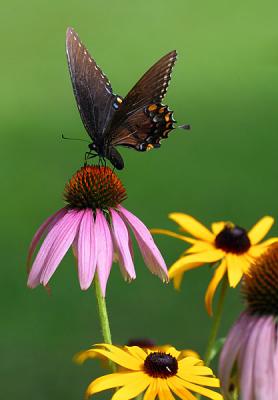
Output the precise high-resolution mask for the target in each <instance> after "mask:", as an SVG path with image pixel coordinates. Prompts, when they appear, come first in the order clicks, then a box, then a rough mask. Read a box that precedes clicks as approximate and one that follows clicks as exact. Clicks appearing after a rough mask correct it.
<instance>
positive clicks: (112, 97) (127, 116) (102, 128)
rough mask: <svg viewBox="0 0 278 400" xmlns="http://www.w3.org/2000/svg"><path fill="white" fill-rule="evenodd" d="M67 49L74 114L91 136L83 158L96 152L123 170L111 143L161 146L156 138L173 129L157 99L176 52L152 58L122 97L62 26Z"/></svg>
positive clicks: (75, 37) (143, 148)
mask: <svg viewBox="0 0 278 400" xmlns="http://www.w3.org/2000/svg"><path fill="white" fill-rule="evenodd" d="M66 53H67V60H68V66H69V71H70V76H71V81H72V86H73V91H74V95H75V99H76V102H77V106H78V109H79V113H80V116H81V119H82V122H83V124H84V127H85V129H86V131H87V132H88V134H89V136H90V138H91V140H92V143H90V144H89V151H88V152H87V153H86V160H87V159H89V158H92V157H94V156H96V155H98V156H99V157H100V158H102V159H105V158H106V159H108V160H109V161H110V162H111V164H112V165H113V166H114V167H115V168H116V169H123V168H124V161H123V158H122V156H121V155H120V153H119V152H118V150H117V149H116V146H125V147H131V148H133V149H135V150H137V151H147V150H151V149H153V148H157V147H160V141H161V139H166V138H167V137H168V134H169V132H171V131H172V130H173V129H175V128H174V123H175V122H176V121H175V120H174V119H173V112H172V111H171V110H170V109H169V107H168V106H166V105H163V104H162V99H163V97H164V96H165V94H166V91H167V88H168V85H169V81H170V79H171V72H172V69H173V66H174V64H175V61H176V58H177V52H176V51H175V50H174V51H171V52H170V53H168V54H166V55H165V56H164V57H162V58H161V59H160V60H159V61H157V62H156V63H155V64H154V65H153V66H152V67H151V68H150V69H149V70H148V71H147V72H146V73H145V74H144V75H143V76H142V78H141V79H140V80H139V81H138V82H137V83H136V85H135V86H134V87H133V88H132V89H131V90H130V91H129V92H128V94H127V95H126V97H125V98H122V97H121V96H119V95H117V94H115V93H113V90H112V87H111V84H110V82H109V80H108V79H107V77H106V76H105V74H104V73H103V72H102V71H101V69H100V67H99V66H98V65H97V64H96V62H95V60H94V59H93V58H92V57H91V56H90V54H89V52H88V50H87V49H86V47H85V46H84V45H83V44H82V42H81V41H80V39H79V37H78V35H77V33H76V32H75V31H74V30H73V29H72V28H68V29H67V34H66ZM182 128H184V129H189V126H188V125H183V126H182Z"/></svg>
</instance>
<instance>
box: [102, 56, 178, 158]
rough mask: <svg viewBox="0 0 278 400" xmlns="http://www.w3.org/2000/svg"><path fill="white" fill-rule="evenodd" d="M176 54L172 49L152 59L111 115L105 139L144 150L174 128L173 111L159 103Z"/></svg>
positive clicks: (155, 143)
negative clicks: (154, 60) (162, 55)
mask: <svg viewBox="0 0 278 400" xmlns="http://www.w3.org/2000/svg"><path fill="white" fill-rule="evenodd" d="M176 58H177V53H176V51H175V50H174V51H171V52H170V53H168V54H166V55H165V56H164V57H162V58H161V59H160V60H159V61H158V62H157V63H155V64H154V65H153V66H152V67H151V68H150V69H149V70H148V71H147V72H146V73H145V74H144V75H143V77H142V78H141V79H140V80H139V81H138V82H137V83H136V85H135V86H134V87H133V88H132V89H131V90H130V92H129V93H128V94H127V96H126V97H125V98H124V100H123V103H122V106H121V109H120V110H119V111H118V112H117V114H115V115H114V117H113V119H112V121H111V125H110V127H109V128H110V132H109V133H108V135H107V139H108V140H109V141H110V142H111V144H112V145H114V146H116V145H122V146H128V147H133V148H135V149H136V150H140V151H142V150H146V149H147V148H149V147H148V144H149V145H159V142H160V139H162V138H166V137H167V135H168V132H169V131H171V130H172V129H173V122H174V120H173V118H172V112H171V111H170V110H168V108H167V107H165V106H163V105H162V104H161V101H162V99H163V97H164V96H165V94H166V91H167V88H168V85H169V82H170V79H171V72H172V69H173V66H174V64H175V61H176Z"/></svg>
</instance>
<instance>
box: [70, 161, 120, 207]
mask: <svg viewBox="0 0 278 400" xmlns="http://www.w3.org/2000/svg"><path fill="white" fill-rule="evenodd" d="M64 198H65V200H66V202H67V203H68V204H69V206H70V208H77V209H85V208H91V209H92V210H96V209H102V210H106V209H109V208H112V207H115V206H117V205H118V204H120V203H121V202H122V201H124V200H125V199H126V198H127V194H126V191H125V188H124V187H123V185H122V182H121V181H120V179H119V178H118V177H117V175H116V174H115V173H114V172H113V171H112V170H111V169H110V168H109V167H100V166H95V165H86V166H84V167H82V168H80V170H79V171H77V172H76V173H75V174H74V175H73V177H72V178H71V179H70V181H69V182H68V183H67V184H66V187H65V191H64Z"/></svg>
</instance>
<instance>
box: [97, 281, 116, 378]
mask: <svg viewBox="0 0 278 400" xmlns="http://www.w3.org/2000/svg"><path fill="white" fill-rule="evenodd" d="M94 281H95V291H96V298H97V305H98V314H99V320H100V326H101V332H102V337H103V340H104V343H108V344H112V338H111V330H110V325H109V319H108V313H107V307H106V301H105V297H103V295H102V292H101V287H100V284H99V278H98V275H97V274H96V276H95V279H94ZM109 365H110V367H111V369H112V371H113V372H115V371H116V366H115V364H114V363H113V362H112V361H110V362H109Z"/></svg>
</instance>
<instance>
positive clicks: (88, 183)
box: [28, 166, 168, 295]
mask: <svg viewBox="0 0 278 400" xmlns="http://www.w3.org/2000/svg"><path fill="white" fill-rule="evenodd" d="M64 197H65V200H66V202H67V205H66V206H65V207H63V208H62V209H61V210H59V211H57V212H56V213H55V214H54V215H52V216H51V217H49V218H48V219H47V220H46V221H45V222H44V223H43V225H42V226H41V227H40V228H39V230H38V231H37V232H36V234H35V236H34V238H33V240H32V243H31V245H30V248H29V254H28V263H29V264H30V262H31V258H32V256H33V254H34V251H35V249H36V247H37V245H38V243H39V241H40V239H41V238H42V237H43V236H45V239H44V241H43V243H42V245H41V247H40V250H39V251H38V254H37V256H36V258H35V260H34V262H33V265H32V269H31V271H30V273H29V277H28V285H29V286H30V287H32V288H33V287H36V286H37V285H39V284H40V283H41V284H43V285H47V284H48V282H49V280H50V278H51V277H52V275H53V274H54V272H55V270H56V268H57V267H58V265H59V264H60V262H61V260H62V259H63V257H64V256H65V254H66V252H67V251H68V249H69V248H70V246H72V247H73V252H74V255H75V256H76V258H77V262H78V276H79V282H80V286H81V289H82V290H86V289H88V287H89V286H90V285H91V283H92V280H93V278H94V275H95V273H96V272H97V274H98V278H99V281H100V286H101V290H102V294H103V295H105V290H106V284H107V280H108V277H109V274H110V270H111V266H112V262H113V258H116V259H117V260H118V261H119V264H120V268H121V272H122V274H123V276H124V278H125V279H126V280H132V279H135V277H136V275H135V269H134V264H133V250H132V241H131V236H130V229H131V230H132V231H133V234H134V236H135V238H136V240H137V243H138V246H139V248H140V250H141V253H142V256H143V258H144V261H145V263H146V265H147V267H148V268H149V269H150V271H151V272H152V273H154V274H155V275H158V276H159V277H160V278H161V279H162V280H163V281H166V280H167V279H168V273H167V268H166V265H165V262H164V260H163V258H162V256H161V254H160V252H159V250H158V248H157V247H156V245H155V243H154V241H153V239H152V236H151V234H150V232H149V230H148V229H147V228H146V226H145V225H144V224H143V223H142V222H141V221H140V220H139V219H138V218H137V217H136V216H135V215H133V214H132V213H131V212H130V211H128V210H127V209H125V208H124V207H123V206H122V205H121V203H122V202H123V200H125V199H126V197H127V195H126V191H125V189H124V187H123V185H122V183H121V181H120V180H119V178H118V177H117V176H116V174H115V173H114V172H113V171H112V170H111V169H110V168H108V167H99V166H84V167H82V168H81V169H80V170H79V171H77V172H76V174H74V175H73V177H72V178H71V180H70V181H69V183H68V184H67V185H66V187H65V192H64Z"/></svg>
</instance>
